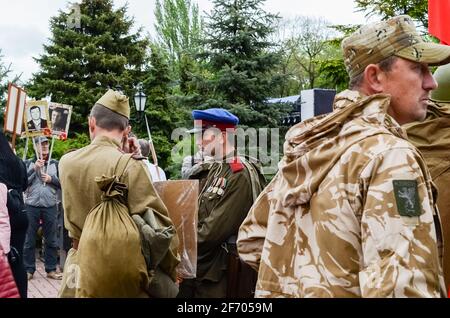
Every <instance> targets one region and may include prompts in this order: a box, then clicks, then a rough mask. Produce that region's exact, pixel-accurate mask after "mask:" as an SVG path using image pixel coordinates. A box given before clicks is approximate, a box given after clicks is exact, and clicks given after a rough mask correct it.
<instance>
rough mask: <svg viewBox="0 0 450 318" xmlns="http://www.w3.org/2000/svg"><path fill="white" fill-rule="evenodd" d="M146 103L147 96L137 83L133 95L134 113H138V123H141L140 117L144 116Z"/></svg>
mask: <svg viewBox="0 0 450 318" xmlns="http://www.w3.org/2000/svg"><path fill="white" fill-rule="evenodd" d="M146 102H147V96H146V95H145V94H144V92H143V91H142V84H141V83H139V84H138V86H137V91H136V94H134V105H135V106H136V111H137V113H138V121H141V119H142V116H143V115H144V111H145V103H146Z"/></svg>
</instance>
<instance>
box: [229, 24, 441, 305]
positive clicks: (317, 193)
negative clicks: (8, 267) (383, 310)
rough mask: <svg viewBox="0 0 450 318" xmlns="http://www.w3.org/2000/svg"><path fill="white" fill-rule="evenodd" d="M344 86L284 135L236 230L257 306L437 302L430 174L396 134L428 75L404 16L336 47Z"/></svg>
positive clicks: (435, 56)
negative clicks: (294, 300)
mask: <svg viewBox="0 0 450 318" xmlns="http://www.w3.org/2000/svg"><path fill="white" fill-rule="evenodd" d="M342 49H343V53H344V61H345V65H346V67H347V72H348V73H349V76H350V89H351V90H346V91H344V92H342V93H340V94H338V95H337V96H336V99H335V104H334V108H335V110H334V111H333V112H332V113H331V114H328V115H322V116H321V117H315V118H312V119H310V120H307V121H305V122H302V123H300V124H297V125H295V126H294V127H292V128H291V129H290V130H289V131H288V133H287V135H286V141H285V144H284V157H283V159H282V161H281V162H280V163H279V167H280V170H279V172H278V174H277V175H276V176H275V177H274V179H273V180H272V182H271V183H270V184H269V185H268V186H267V187H266V189H265V190H264V191H263V192H262V193H261V195H260V196H259V198H258V199H257V201H256V202H255V203H254V205H253V206H252V209H251V211H250V212H249V215H248V216H247V218H246V220H245V221H244V223H243V224H242V225H241V228H240V230H239V237H238V250H239V254H240V256H241V258H242V259H243V260H244V261H245V262H247V263H248V264H249V265H251V266H252V267H253V268H255V269H257V270H259V273H258V282H257V286H256V296H257V297H441V296H443V295H445V287H444V284H443V277H442V258H441V255H442V254H441V248H442V245H441V244H440V242H441V229H440V221H439V215H438V211H437V208H436V207H435V198H434V188H433V186H432V182H431V177H430V173H429V172H428V170H427V167H426V164H425V162H424V160H423V157H422V156H421V154H420V153H419V152H418V151H417V149H416V148H415V147H414V146H413V145H412V144H410V143H409V142H408V141H407V139H406V134H405V132H404V130H403V129H402V128H401V126H400V125H403V124H405V123H408V122H412V121H415V120H423V119H424V118H425V115H426V110H427V99H428V95H429V91H431V90H432V89H435V88H436V86H437V85H436V82H435V81H434V79H433V77H432V75H431V73H430V71H429V69H428V66H429V65H439V64H443V63H445V62H446V61H449V57H450V47H446V46H441V45H438V44H432V43H426V42H423V40H422V39H421V37H420V36H419V35H418V33H417V31H416V30H415V27H414V24H413V22H412V20H411V18H410V17H408V16H398V17H394V18H392V19H389V20H387V21H383V22H379V23H375V24H371V25H367V26H364V27H362V28H360V29H359V30H358V31H356V32H355V33H354V34H353V35H351V36H350V37H348V38H346V39H345V40H344V41H343V43H342Z"/></svg>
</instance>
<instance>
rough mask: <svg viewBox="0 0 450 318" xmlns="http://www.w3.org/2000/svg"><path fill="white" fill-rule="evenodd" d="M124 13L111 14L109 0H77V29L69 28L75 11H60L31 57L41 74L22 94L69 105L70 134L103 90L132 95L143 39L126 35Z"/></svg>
mask: <svg viewBox="0 0 450 318" xmlns="http://www.w3.org/2000/svg"><path fill="white" fill-rule="evenodd" d="M126 11H127V7H126V6H124V7H121V8H119V9H117V10H115V9H114V8H113V1H112V0H83V1H82V2H81V4H80V5H79V13H81V19H80V24H79V25H73V15H74V14H76V12H64V11H60V12H59V14H58V16H55V17H53V18H52V19H51V21H50V29H51V32H52V36H51V42H50V44H49V45H44V51H45V52H44V54H42V55H41V56H40V57H39V58H36V59H35V60H36V61H37V62H38V63H39V65H40V67H41V70H40V71H39V72H38V73H37V74H34V76H33V78H32V80H31V81H30V83H29V85H28V87H27V92H28V94H29V95H30V96H32V97H35V98H42V97H44V96H47V95H50V94H51V96H52V100H53V101H55V102H59V103H64V104H70V105H73V107H74V114H73V115H72V120H71V131H72V132H73V131H80V130H83V128H84V127H85V122H86V117H87V115H88V114H89V111H90V108H91V107H92V106H93V105H94V103H95V101H96V100H97V99H98V98H100V97H101V95H102V94H104V92H105V91H106V89H107V88H108V87H109V88H115V87H117V86H120V87H121V88H122V90H123V91H124V93H125V94H127V95H128V96H132V95H133V94H134V86H135V85H136V83H138V82H139V81H140V80H141V79H142V76H143V72H142V67H143V66H144V64H145V56H146V48H147V46H148V41H147V40H146V39H142V38H141V32H142V31H141V30H138V31H137V32H136V33H132V32H131V28H132V26H133V19H131V18H128V17H127V16H126Z"/></svg>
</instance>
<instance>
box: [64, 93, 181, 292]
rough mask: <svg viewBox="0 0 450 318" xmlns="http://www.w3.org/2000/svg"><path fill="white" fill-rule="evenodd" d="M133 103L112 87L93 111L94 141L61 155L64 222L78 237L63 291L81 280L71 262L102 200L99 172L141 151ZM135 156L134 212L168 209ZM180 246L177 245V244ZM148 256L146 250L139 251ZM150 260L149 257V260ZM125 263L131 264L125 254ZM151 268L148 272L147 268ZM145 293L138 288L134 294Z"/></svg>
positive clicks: (127, 179) (128, 175)
mask: <svg viewBox="0 0 450 318" xmlns="http://www.w3.org/2000/svg"><path fill="white" fill-rule="evenodd" d="M129 116H130V107H129V102H128V97H126V96H124V95H122V94H120V93H119V92H116V91H113V90H108V92H106V94H105V95H103V96H102V97H101V98H100V99H99V100H98V101H97V103H96V104H95V105H94V107H93V108H92V111H91V115H90V117H89V134H90V137H91V140H92V142H91V144H90V145H88V146H86V147H84V148H82V149H79V150H77V151H74V152H71V153H69V154H66V155H65V156H63V157H62V158H61V161H60V165H59V170H60V181H61V187H62V193H63V205H64V222H65V227H66V228H67V230H68V231H69V236H70V237H71V238H72V240H73V248H72V249H71V250H70V251H69V253H68V257H67V260H66V264H65V268H66V270H65V271H64V276H65V277H64V279H63V285H62V289H61V291H60V296H61V297H72V296H73V289H74V288H73V287H74V285H76V281H74V280H75V278H74V277H72V276H70V275H74V274H76V271H75V270H74V271H75V272H72V269H73V266H71V265H72V263H76V255H77V249H78V242H79V239H80V236H81V235H82V231H83V225H84V222H85V220H86V217H87V215H88V213H89V211H90V210H91V209H92V208H93V207H94V206H96V205H97V204H98V203H100V201H101V191H100V189H99V187H98V185H97V183H96V182H95V178H96V177H101V176H102V175H106V176H109V175H113V172H114V169H115V167H116V164H117V162H118V160H119V158H120V157H121V156H122V154H123V153H124V152H126V153H132V152H135V153H136V154H138V153H139V148H138V147H137V141H136V142H135V143H132V142H131V141H130V140H129V139H128V134H129V131H130V127H129V126H128V121H129ZM139 158H143V157H138V156H137V159H136V160H131V162H130V163H129V164H128V166H127V168H126V169H125V174H124V176H123V182H124V183H125V184H126V186H127V187H128V195H127V206H128V208H129V211H130V213H131V214H137V213H139V214H142V213H144V212H145V211H146V210H147V209H153V210H155V211H157V212H159V213H162V214H163V215H166V216H167V215H168V212H167V209H166V207H165V205H164V203H163V202H162V201H161V199H160V198H159V197H158V195H157V194H156V192H155V189H154V188H153V185H152V183H151V181H150V180H151V178H150V175H149V172H148V169H147V167H146V165H145V164H144V162H143V161H142V160H139ZM175 249H176V247H175ZM136 257H140V258H142V259H143V255H136ZM144 264H145V263H144ZM123 266H127V261H126V259H124V263H123ZM145 274H146V273H145ZM147 280H148V277H147ZM147 284H148V281H147V282H145V281H143V282H142V284H141V286H146V285H147ZM140 296H144V297H145V296H146V294H145V292H144V291H143V290H137V291H136V293H135V294H134V295H129V297H140Z"/></svg>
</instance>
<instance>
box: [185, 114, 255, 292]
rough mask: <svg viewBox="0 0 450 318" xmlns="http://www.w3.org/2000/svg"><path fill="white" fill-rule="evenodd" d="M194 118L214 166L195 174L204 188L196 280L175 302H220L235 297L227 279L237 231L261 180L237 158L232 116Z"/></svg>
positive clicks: (187, 282)
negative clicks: (199, 299) (227, 297)
mask: <svg viewBox="0 0 450 318" xmlns="http://www.w3.org/2000/svg"><path fill="white" fill-rule="evenodd" d="M193 117H194V119H195V121H196V125H195V126H196V127H198V128H199V130H200V131H199V132H201V136H198V138H201V139H202V140H201V141H202V142H201V146H202V147H203V151H204V152H205V154H206V155H210V156H212V157H213V158H214V162H213V163H210V164H208V166H207V167H206V166H205V169H200V170H199V174H200V175H202V176H201V178H204V182H203V183H202V184H203V186H202V188H201V193H200V195H199V213H198V232H197V233H198V237H197V246H198V252H197V254H198V255H197V277H196V278H195V279H189V280H184V281H183V282H182V284H181V285H180V293H179V296H178V297H182V298H185V297H187V298H192V297H194V298H207V297H213V298H223V297H226V296H230V295H235V292H237V291H235V290H231V291H230V290H229V289H230V287H231V285H229V283H230V282H229V279H232V278H230V276H232V275H236V274H237V273H230V272H229V271H228V269H229V268H228V266H229V262H230V257H232V255H233V254H235V255H237V252H236V236H237V232H238V229H239V226H240V225H241V223H242V221H243V220H244V218H245V217H246V215H247V213H248V211H249V209H250V207H251V205H252V203H253V201H254V199H256V197H257V195H258V194H259V192H260V191H261V190H262V187H263V186H264V177H263V176H262V174H261V173H260V169H259V167H258V166H257V165H256V164H255V163H253V162H250V161H249V160H247V159H246V158H243V157H237V156H236V154H235V148H234V146H233V143H232V142H231V141H230V140H229V138H230V134H232V132H233V131H234V129H235V126H236V125H237V123H238V118H237V117H236V116H234V115H233V114H231V113H229V112H228V111H226V110H223V109H209V110H205V111H193ZM205 173H206V174H207V175H206V177H205V176H204V175H203V174H205ZM195 176H196V175H195V174H194V175H192V176H191V178H195ZM243 265H245V264H243ZM250 270H251V269H250ZM249 275H251V273H250V274H249ZM252 287H254V285H253V286H252ZM227 290H228V291H227Z"/></svg>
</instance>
